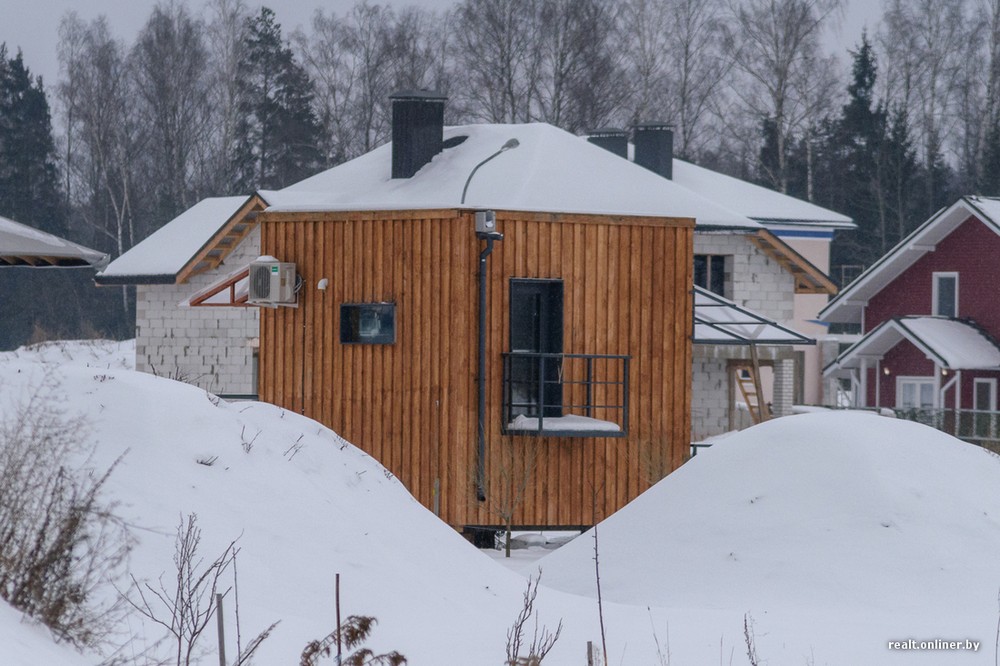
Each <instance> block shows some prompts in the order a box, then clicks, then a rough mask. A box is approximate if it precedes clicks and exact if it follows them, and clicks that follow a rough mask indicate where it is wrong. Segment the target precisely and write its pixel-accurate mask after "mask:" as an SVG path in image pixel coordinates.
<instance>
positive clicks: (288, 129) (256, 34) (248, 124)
mask: <svg viewBox="0 0 1000 666" xmlns="http://www.w3.org/2000/svg"><path fill="white" fill-rule="evenodd" d="M244 47H245V57H244V60H243V63H242V67H241V68H240V72H239V90H240V98H241V99H240V111H241V118H240V121H239V125H238V127H237V131H236V135H237V139H236V146H235V147H234V151H233V155H234V159H235V160H236V164H235V172H236V173H237V174H238V176H237V178H238V182H237V183H236V188H237V190H240V191H244V192H248V191H251V190H254V189H258V188H262V189H275V188H280V187H284V186H285V185H288V184H290V183H292V182H295V181H296V180H300V179H302V178H304V177H306V176H309V175H311V174H312V173H314V172H315V171H316V170H317V169H318V168H319V165H320V164H321V159H322V156H321V154H320V150H319V146H320V145H322V143H323V142H322V141H321V130H320V125H319V122H318V121H317V119H316V114H315V112H314V111H313V107H312V103H313V95H314V92H313V84H312V80H311V79H310V78H309V75H308V74H306V72H305V70H304V69H303V68H302V67H301V66H300V65H299V64H298V63H297V62H296V61H295V56H294V55H293V53H292V50H291V48H290V47H289V46H288V45H287V44H286V43H285V42H284V41H283V40H282V36H281V26H280V25H279V24H278V23H276V22H275V20H274V12H273V11H271V10H270V9H268V8H267V7H263V8H261V10H260V13H259V14H258V15H257V16H255V17H253V18H251V19H249V20H248V21H247V25H246V34H245V36H244Z"/></svg>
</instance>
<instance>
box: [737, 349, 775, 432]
mask: <svg viewBox="0 0 1000 666" xmlns="http://www.w3.org/2000/svg"><path fill="white" fill-rule="evenodd" d="M733 370H734V371H735V373H736V385H737V386H739V388H740V394H741V395H742V396H743V402H745V403H746V406H747V409H748V410H749V411H750V418H751V419H753V422H754V424H757V423H762V422H764V421H766V420H767V419H768V416H769V415H768V410H767V405H764V404H762V403H761V387H760V361H759V360H758V359H757V346H756V345H755V344H753V343H751V344H750V363H748V364H740V365H737V366H735V367H734V368H733ZM744 374H745V375H746V376H744Z"/></svg>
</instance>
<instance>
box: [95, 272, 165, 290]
mask: <svg viewBox="0 0 1000 666" xmlns="http://www.w3.org/2000/svg"><path fill="white" fill-rule="evenodd" d="M94 282H96V283H97V286H99V287H116V286H127V285H139V284H143V285H146V284H176V283H177V275H176V274H174V273H166V274H161V275H102V274H100V273H98V274H97V275H95V276H94Z"/></svg>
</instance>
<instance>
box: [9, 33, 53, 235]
mask: <svg viewBox="0 0 1000 666" xmlns="http://www.w3.org/2000/svg"><path fill="white" fill-rule="evenodd" d="M58 191H59V186H58V181H57V172H56V161H55V143H54V141H53V139H52V117H51V114H50V113H49V103H48V99H47V98H46V96H45V91H44V89H43V88H42V81H41V79H35V80H32V77H31V73H30V72H29V71H28V68H27V67H25V65H24V60H23V58H22V55H21V53H20V52H18V54H17V55H16V56H14V57H13V58H8V57H7V48H6V45H0V214H2V215H5V216H7V217H10V218H13V219H16V220H19V221H21V222H24V223H26V224H31V225H33V226H36V227H39V228H41V229H44V230H45V231H49V232H51V233H56V234H63V233H65V218H64V216H63V215H62V211H61V209H60V205H59V196H58Z"/></svg>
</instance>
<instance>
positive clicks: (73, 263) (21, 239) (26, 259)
mask: <svg viewBox="0 0 1000 666" xmlns="http://www.w3.org/2000/svg"><path fill="white" fill-rule="evenodd" d="M105 261H107V255H106V254H104V253H103V252H98V251H97V250H92V249H91V248H89V247H85V246H83V245H80V244H78V243H74V242H73V241H70V240H67V239H65V238H61V237H59V236H56V235H54V234H50V233H48V232H45V231H42V230H41V229H36V228H35V227H32V226H29V225H27V224H22V223H21V222H17V221H15V220H12V219H10V218H7V217H2V216H0V266H32V267H44V268H49V267H55V268H75V267H83V266H92V267H96V266H100V265H101V264H102V263H104V262H105Z"/></svg>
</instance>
